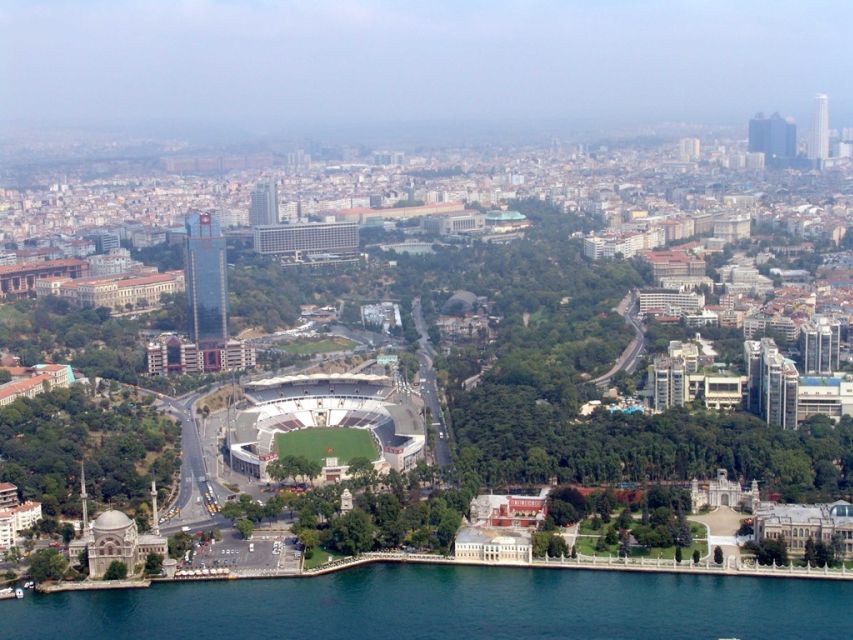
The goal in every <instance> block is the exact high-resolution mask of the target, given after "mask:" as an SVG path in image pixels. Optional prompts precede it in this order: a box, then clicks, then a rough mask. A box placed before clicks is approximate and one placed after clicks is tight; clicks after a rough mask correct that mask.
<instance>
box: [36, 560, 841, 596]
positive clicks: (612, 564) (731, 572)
mask: <svg viewBox="0 0 853 640" xmlns="http://www.w3.org/2000/svg"><path fill="white" fill-rule="evenodd" d="M372 564H419V565H433V566H457V567H482V568H491V569H548V570H580V571H610V572H620V571H624V572H632V573H645V574H668V575H693V576H716V577H727V578H729V577H730V578H736V577H746V578H771V579H777V580H778V579H789V580H790V579H794V580H829V581H848V580H853V570H850V571H847V570H846V569H842V570H839V569H834V570H832V569H827V568H824V569H819V568H817V569H812V570H808V569H803V568H800V567H797V568H789V567H785V568H783V567H776V568H770V567H758V566H747V565H742V566H740V567H738V568H732V567H725V566H710V565H709V564H707V563H706V564H705V565H702V564H699V565H693V564H692V563H689V564H688V563H682V564H681V565H678V566H676V565H675V564H674V563H671V562H670V561H664V562H655V561H649V563H648V564H642V563H641V564H637V563H626V562H625V561H624V559H619V558H612V557H610V558H607V559H601V561H598V560H594V561H590V560H586V559H584V560H579V559H563V560H557V559H555V560H535V561H533V562H531V563H528V562H500V563H487V562H476V561H470V560H456V559H454V558H449V557H424V556H420V557H417V556H414V557H413V556H411V555H402V554H399V555H398V554H389V553H372V552H371V553H369V554H364V555H362V556H359V557H356V558H352V559H351V560H349V561H341V562H339V563H338V564H335V565H334V566H328V567H318V568H317V569H314V570H311V571H304V572H301V573H279V574H276V573H272V574H269V573H255V574H251V573H244V574H240V573H237V572H235V573H231V574H229V575H227V576H221V577H217V576H198V577H182V578H177V579H175V578H171V579H153V580H138V581H136V580H123V581H120V582H116V583H110V582H95V581H92V582H69V583H52V584H45V585H39V586H38V587H37V591H38V592H39V593H44V594H51V593H62V592H67V591H100V590H109V589H146V588H148V587H150V586H152V585H155V584H176V583H184V582H193V583H195V582H212V581H217V582H222V581H233V580H276V579H309V578H317V577H323V576H327V575H330V574H334V573H338V572H341V571H346V570H349V569H355V568H358V567H364V566H367V565H372Z"/></svg>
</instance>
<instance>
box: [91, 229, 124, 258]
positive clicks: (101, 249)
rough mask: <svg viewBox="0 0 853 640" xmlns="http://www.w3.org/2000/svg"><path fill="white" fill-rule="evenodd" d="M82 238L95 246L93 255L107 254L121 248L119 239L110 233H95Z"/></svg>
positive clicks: (115, 234) (116, 235)
mask: <svg viewBox="0 0 853 640" xmlns="http://www.w3.org/2000/svg"><path fill="white" fill-rule="evenodd" d="M83 237H84V238H85V239H86V240H89V241H90V242H92V243H93V244H94V245H95V253H108V252H110V251H112V250H114V249H119V248H120V247H121V239H120V238H119V236H118V234H117V233H113V232H112V231H97V232H95V233H89V234H86V235H85V236H83Z"/></svg>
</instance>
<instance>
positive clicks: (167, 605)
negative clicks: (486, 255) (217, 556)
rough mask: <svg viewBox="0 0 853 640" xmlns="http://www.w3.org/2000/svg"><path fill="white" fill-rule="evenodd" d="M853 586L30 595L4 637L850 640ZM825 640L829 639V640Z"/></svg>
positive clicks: (419, 574)
mask: <svg viewBox="0 0 853 640" xmlns="http://www.w3.org/2000/svg"><path fill="white" fill-rule="evenodd" d="M851 597H853V585H851V584H849V583H846V582H844V583H839V582H828V581H827V582H824V581H805V580H773V579H744V578H740V579H735V578H725V577H711V576H690V575H669V574H653V575H645V574H643V575H639V574H630V573H623V572H612V573H611V572H601V573H599V572H587V571H541V570H531V569H495V568H480V567H437V566H413V565H372V566H367V567H362V568H357V569H352V570H350V571H344V572H341V573H337V574H332V575H329V576H325V577H320V578H316V579H304V580H299V579H294V580H242V581H238V582H233V581H229V582H215V583H193V584H161V585H155V586H154V587H152V588H151V589H145V590H132V591H110V592H88V593H61V594H55V595H48V596H45V595H37V594H33V593H32V592H28V593H27V596H26V598H25V599H24V600H23V601H10V602H4V603H2V605H0V638H3V640H24V639H26V640H39V639H54V638H87V640H102V639H107V638H110V639H112V638H165V637H175V638H183V639H187V638H205V640H217V639H220V638H222V639H225V638H229V639H230V638H235V637H252V638H300V639H302V640H306V639H309V638H333V637H338V636H341V637H355V638H367V637H370V638H371V639H372V640H385V639H388V640H390V639H391V638H394V639H395V640H396V639H397V638H400V637H405V638H407V639H409V638H411V639H422V640H432V639H433V638H442V639H444V638H456V637H467V638H472V639H478V638H489V639H490V640H499V639H502V638H507V639H509V638H512V639H518V638H639V639H645V638H649V639H651V638H682V637H690V638H712V639H716V638H721V637H738V638H740V639H741V640H747V639H749V638H802V637H806V636H809V637H811V638H815V639H816V638H824V637H826V638H829V637H846V635H847V633H848V630H849V627H850V624H851V615H850V614H849V610H848V609H847V607H848V603H849V602H850V599H851ZM818 630H819V631H818Z"/></svg>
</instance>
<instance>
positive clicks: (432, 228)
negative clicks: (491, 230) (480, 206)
mask: <svg viewBox="0 0 853 640" xmlns="http://www.w3.org/2000/svg"><path fill="white" fill-rule="evenodd" d="M421 228H422V229H423V230H424V231H426V232H427V233H434V234H437V235H442V236H446V235H457V234H465V233H478V232H481V231H484V230H485V228H486V216H485V214H482V213H478V212H476V211H472V212H470V213H461V214H458V215H454V216H427V217H426V218H423V219H422V220H421Z"/></svg>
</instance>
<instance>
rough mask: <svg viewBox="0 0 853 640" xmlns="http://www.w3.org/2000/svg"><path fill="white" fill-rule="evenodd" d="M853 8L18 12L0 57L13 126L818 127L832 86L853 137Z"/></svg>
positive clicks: (256, 6) (6, 114)
mask: <svg viewBox="0 0 853 640" xmlns="http://www.w3.org/2000/svg"><path fill="white" fill-rule="evenodd" d="M771 9H772V10H771ZM850 17H853V9H851V8H850V7H846V6H842V5H839V4H837V3H819V4H818V5H814V4H809V5H803V4H797V3H782V4H781V5H780V4H779V3H773V4H772V5H771V4H770V3H765V2H759V3H751V4H750V5H748V6H746V7H744V6H741V5H737V4H735V3H730V2H721V3H714V4H713V5H709V6H698V5H691V4H687V3H675V4H672V3H663V2H655V3H651V4H645V5H643V6H642V7H635V6H633V5H631V4H630V3H624V2H610V3H605V4H604V5H602V6H597V7H593V8H590V7H588V6H586V5H584V4H582V3H576V2H570V3H556V2H539V3H534V4H530V5H527V4H517V3H510V2H504V3H498V4H493V5H484V4H482V3H479V2H472V3H465V4H462V5H461V6H456V5H452V6H451V5H447V4H441V3H439V4H438V5H435V6H433V5H430V7H429V8H418V7H407V8H405V9H402V8H400V7H397V6H396V5H394V4H392V3H388V2H381V1H367V0H365V1H361V2H354V3H346V4H343V5H341V4H336V3H324V2H321V3H316V4H311V5H304V4H300V3H282V4H267V3H255V2H236V3H229V4H220V3H214V2H208V1H204V0H200V1H196V2H189V1H185V2H177V3H164V2H157V1H154V2H144V3H143V2H129V3H123V4H121V5H114V4H112V3H104V2H92V3H86V4H81V3H76V4H75V3H71V4H64V3H53V2H47V1H42V2H35V3H22V2H11V3H8V4H7V6H6V9H5V11H4V14H3V17H2V20H0V33H2V35H3V40H4V42H5V44H6V46H7V47H8V49H9V51H15V52H22V51H27V52H29V53H28V54H27V55H20V53H18V54H17V55H14V56H13V55H9V56H4V58H5V60H6V63H5V64H3V65H0V79H2V81H3V82H4V83H5V84H6V85H7V86H16V87H19V88H20V90H19V91H18V92H17V94H16V100H14V101H7V102H6V103H5V104H4V107H3V108H2V109H0V120H2V121H6V122H11V123H16V124H18V125H45V124H53V125H60V124H77V125H91V124H94V123H97V124H98V125H100V126H113V125H131V124H140V123H152V122H159V123H161V124H162V123H167V124H168V123H172V124H175V123H179V124H182V125H189V124H195V125H200V124H206V125H221V126H224V125H230V126H235V127H242V128H245V129H246V130H248V131H253V132H293V131H304V130H306V129H311V128H317V127H341V126H356V125H363V126H371V125H378V124H382V123H398V124H399V123H405V122H424V123H436V122H438V123H443V122H457V123H460V127H462V128H464V123H497V122H511V123H517V124H518V125H519V126H521V125H525V124H526V125H529V124H530V123H542V125H543V126H552V127H556V126H558V125H561V124H562V125H563V126H567V127H577V128H592V127H596V126H600V127H606V126H614V125H619V124H638V123H648V122H661V121H696V122H712V123H735V122H741V121H742V120H743V119H744V118H746V117H748V116H749V115H750V114H752V113H755V112H756V111H769V112H772V111H775V110H778V111H779V112H780V113H785V114H790V115H793V116H794V117H795V119H796V120H797V122H798V123H799V124H800V126H801V127H803V128H804V129H805V125H806V124H807V123H809V122H810V120H811V118H810V115H811V106H810V103H809V96H813V95H814V94H816V93H826V94H828V95H830V97H831V98H832V99H833V114H832V117H833V121H831V122H830V126H832V125H833V124H834V125H835V126H836V127H837V126H846V125H847V123H848V122H849V121H851V120H853V117H851V114H853V91H851V90H850V88H849V86H848V84H847V83H846V82H845V78H846V77H848V76H849V67H850V63H849V62H848V61H847V60H848V57H847V56H846V55H845V51H844V42H845V39H844V25H846V24H848V23H849V18H850ZM796 42H808V43H809V46H808V47H797V46H792V44H794V45H795V43H796ZM650 43H654V44H653V45H652V44H650ZM757 43H761V45H762V46H761V47H756V44H757ZM770 52H772V54H771V53H770ZM47 77H50V78H51V82H50V83H47V84H42V83H35V82H34V81H33V79H34V78H47ZM758 77H760V81H756V78H758ZM43 86H44V87H49V89H45V88H42V87H43ZM57 96H61V97H62V99H61V100H57V99H56V97H57ZM202 105H203V108H201V107H202Z"/></svg>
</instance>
